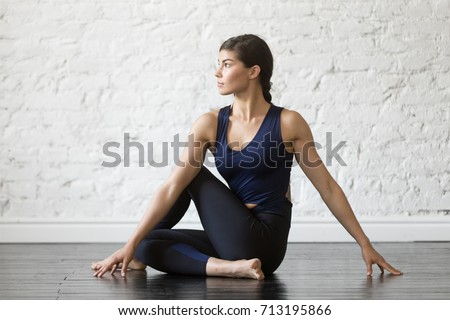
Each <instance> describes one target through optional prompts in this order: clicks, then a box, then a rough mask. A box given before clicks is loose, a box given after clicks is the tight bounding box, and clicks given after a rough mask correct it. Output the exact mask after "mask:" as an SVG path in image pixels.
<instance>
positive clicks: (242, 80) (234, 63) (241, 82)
mask: <svg viewBox="0 0 450 320" xmlns="http://www.w3.org/2000/svg"><path fill="white" fill-rule="evenodd" d="M250 72H251V68H246V67H245V65H244V63H243V62H242V61H240V60H238V58H237V56H236V54H235V53H234V51H231V50H221V51H220V52H219V60H218V67H217V70H216V74H215V75H216V77H217V88H218V90H219V93H220V94H221V95H227V94H232V93H239V92H243V91H245V90H246V89H247V87H248V84H249V80H250V79H249V75H250Z"/></svg>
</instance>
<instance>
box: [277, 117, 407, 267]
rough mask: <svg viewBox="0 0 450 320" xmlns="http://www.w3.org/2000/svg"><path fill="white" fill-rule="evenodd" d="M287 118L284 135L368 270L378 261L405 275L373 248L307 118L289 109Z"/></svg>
mask: <svg viewBox="0 0 450 320" xmlns="http://www.w3.org/2000/svg"><path fill="white" fill-rule="evenodd" d="M283 119H284V122H283V123H284V124H285V126H284V129H285V130H284V131H285V132H284V134H285V135H286V137H287V139H289V141H291V143H292V145H293V148H294V152H295V158H296V160H297V162H298V163H299V165H300V167H301V169H302V170H303V172H304V173H305V175H306V176H307V177H308V179H309V180H310V181H311V183H312V184H313V185H314V187H315V188H316V189H317V191H318V192H319V194H320V196H321V198H322V199H323V201H324V202H325V204H326V205H327V207H328V208H329V209H330V211H331V212H332V213H333V215H334V216H335V217H336V219H337V220H338V221H339V222H340V223H341V224H342V226H343V227H344V228H345V229H346V230H347V231H348V233H349V234H350V235H351V236H352V237H353V238H354V239H355V240H356V241H357V243H358V244H359V245H360V247H361V249H362V255H363V258H364V261H365V262H366V265H367V273H368V274H369V275H370V274H372V264H373V263H376V264H378V266H379V267H380V270H381V271H383V269H386V270H388V271H390V272H391V273H393V274H401V272H400V271H398V270H397V269H395V268H393V267H392V266H391V265H389V264H388V263H387V262H386V261H385V260H384V259H383V257H382V256H381V255H379V254H378V253H377V252H376V251H375V249H373V247H372V244H371V243H370V240H369V238H368V237H367V236H366V234H365V233H364V231H363V229H362V228H361V225H360V224H359V222H358V220H357V219H356V216H355V214H354V213H353V210H352V208H351V206H350V204H349V202H348V200H347V197H346V196H345V194H344V192H343V191H342V189H341V187H340V186H339V185H338V184H337V183H336V181H335V180H334V179H333V177H332V176H331V175H330V173H329V172H328V170H327V168H326V167H325V165H324V164H323V162H322V160H321V159H320V156H319V155H318V153H317V150H316V148H315V146H314V140H313V136H312V133H311V130H310V128H309V126H308V124H307V123H306V121H305V120H304V119H303V117H302V116H301V115H300V114H299V113H297V112H295V111H291V110H287V112H286V114H285V116H284V118H283ZM287 139H286V140H287Z"/></svg>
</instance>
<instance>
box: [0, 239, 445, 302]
mask: <svg viewBox="0 0 450 320" xmlns="http://www.w3.org/2000/svg"><path fill="white" fill-rule="evenodd" d="M119 246H120V245H119V244H0V299H38V300H40V299H119V300H122V299H220V300H222V299H223V300H228V299H255V300H256V299H382V300H386V299H434V300H440V299H450V243H442V242H440V243H439V242H437V243H428V242H427V243H380V244H375V246H376V248H377V249H378V250H379V251H380V252H381V253H382V254H383V255H384V257H385V258H386V259H387V260H388V261H389V262H390V263H391V264H393V265H394V266H396V267H398V268H399V269H401V270H402V271H403V272H404V273H405V274H404V275H403V276H400V277H395V276H391V275H389V274H385V275H380V272H379V270H378V268H376V269H374V270H375V272H374V276H373V277H371V278H370V277H366V275H365V266H364V264H363V260H362V259H361V258H360V251H359V247H358V246H357V245H356V244H352V243H333V244H331V243H321V244H318V243H291V244H289V246H288V252H287V255H286V259H285V261H284V262H283V264H282V265H281V267H280V268H279V269H278V270H277V272H276V273H275V275H274V276H272V277H271V278H268V279H266V280H264V281H261V282H258V281H254V280H246V279H229V278H203V277H184V276H183V277H182V276H170V275H166V274H162V273H160V272H157V271H155V270H152V269H150V268H147V270H146V271H132V272H129V273H128V277H127V279H124V278H122V277H121V276H120V275H119V273H116V274H117V276H114V277H113V276H110V275H109V274H108V275H106V276H104V277H103V278H101V279H99V278H95V277H93V276H92V271H91V270H90V262H91V261H94V260H97V259H99V258H103V257H106V256H107V255H109V254H110V253H111V252H112V251H113V250H115V249H116V248H118V247H119ZM374 267H375V266H374Z"/></svg>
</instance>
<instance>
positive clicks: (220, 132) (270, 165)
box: [213, 104, 293, 212]
mask: <svg viewBox="0 0 450 320" xmlns="http://www.w3.org/2000/svg"><path fill="white" fill-rule="evenodd" d="M232 110H233V109H232V108H230V106H226V107H223V108H221V109H220V111H219V116H218V126H217V138H216V146H215V150H214V152H213V154H214V157H215V163H216V167H217V170H218V171H219V173H220V174H221V175H222V177H223V178H224V179H225V180H226V182H227V183H228V186H229V187H230V189H231V191H233V193H234V194H236V195H237V196H238V197H239V198H240V199H241V200H242V202H243V203H255V204H258V206H257V208H258V209H257V210H258V211H260V210H264V211H272V212H280V211H281V210H283V209H282V208H283V206H285V205H286V201H289V200H288V199H287V198H286V196H285V195H286V192H287V190H288V187H289V181H290V174H291V166H292V158H293V153H290V152H287V151H286V149H285V147H284V144H283V139H282V137H281V127H280V114H281V110H283V108H282V107H277V106H275V105H273V104H271V105H270V108H269V111H268V112H267V114H266V116H265V118H264V120H263V122H262V123H261V126H260V128H259V129H258V132H257V133H256V135H255V137H254V138H253V140H252V141H250V142H249V143H248V144H247V145H246V146H245V148H243V149H241V150H239V151H237V150H232V149H231V146H228V143H227V128H228V121H229V116H230V111H232ZM231 144H232V143H231ZM290 205H292V204H290Z"/></svg>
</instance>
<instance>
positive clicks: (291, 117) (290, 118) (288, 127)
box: [280, 107, 309, 139]
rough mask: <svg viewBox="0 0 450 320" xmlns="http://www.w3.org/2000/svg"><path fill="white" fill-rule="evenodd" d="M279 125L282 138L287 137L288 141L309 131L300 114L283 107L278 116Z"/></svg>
mask: <svg viewBox="0 0 450 320" xmlns="http://www.w3.org/2000/svg"><path fill="white" fill-rule="evenodd" d="M280 125H281V130H282V134H283V137H289V139H295V137H296V136H299V135H302V132H304V131H305V130H306V131H308V130H309V125H308V123H307V122H306V120H305V118H303V116H302V115H301V113H300V112H298V111H297V110H293V109H289V108H285V107H283V110H282V111H281V114H280Z"/></svg>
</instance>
